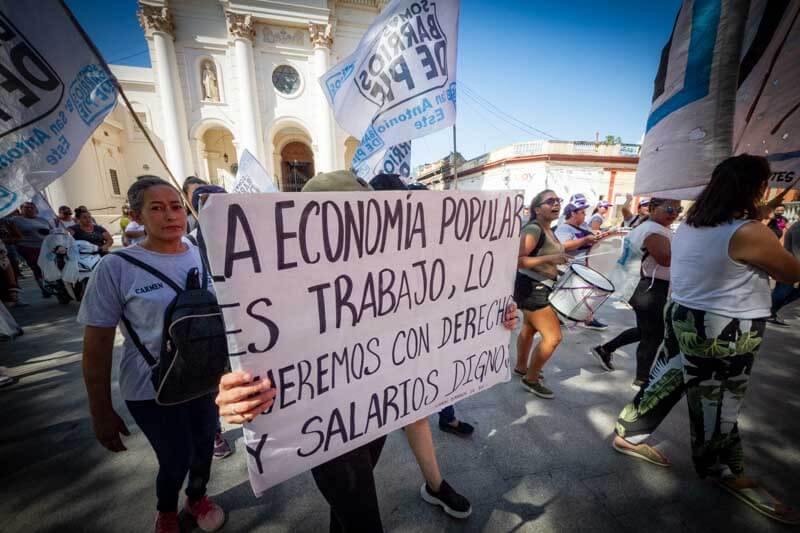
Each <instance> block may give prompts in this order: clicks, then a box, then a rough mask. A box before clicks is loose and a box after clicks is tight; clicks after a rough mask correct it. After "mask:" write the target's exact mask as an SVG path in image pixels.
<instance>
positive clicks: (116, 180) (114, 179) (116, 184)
mask: <svg viewBox="0 0 800 533" xmlns="http://www.w3.org/2000/svg"><path fill="white" fill-rule="evenodd" d="M108 174H109V175H110V176H111V189H112V190H113V191H114V195H115V196H121V195H122V191H121V190H120V188H119V178H118V177H117V171H116V170H114V169H113V168H111V169H109V170H108Z"/></svg>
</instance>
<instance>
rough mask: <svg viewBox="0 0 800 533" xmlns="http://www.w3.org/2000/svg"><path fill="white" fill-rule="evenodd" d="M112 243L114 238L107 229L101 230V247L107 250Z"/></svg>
mask: <svg viewBox="0 0 800 533" xmlns="http://www.w3.org/2000/svg"><path fill="white" fill-rule="evenodd" d="M113 244H114V238H113V237H112V236H111V234H110V233H109V232H107V231H104V232H103V246H102V247H101V248H102V249H103V250H104V251H106V252H107V251H108V250H109V248H111V246H112V245H113Z"/></svg>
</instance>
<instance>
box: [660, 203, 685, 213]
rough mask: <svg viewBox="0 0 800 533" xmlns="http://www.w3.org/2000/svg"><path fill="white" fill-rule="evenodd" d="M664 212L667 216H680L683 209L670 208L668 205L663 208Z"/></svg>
mask: <svg viewBox="0 0 800 533" xmlns="http://www.w3.org/2000/svg"><path fill="white" fill-rule="evenodd" d="M664 211H665V212H666V213H667V214H668V215H674V214H675V213H677V214H679V215H680V214H681V213H683V207H672V206H671V205H668V206H666V207H664Z"/></svg>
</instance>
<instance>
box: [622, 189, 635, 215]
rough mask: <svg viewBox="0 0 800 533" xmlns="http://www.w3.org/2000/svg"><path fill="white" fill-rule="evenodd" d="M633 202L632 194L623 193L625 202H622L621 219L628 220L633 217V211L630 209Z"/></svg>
mask: <svg viewBox="0 0 800 533" xmlns="http://www.w3.org/2000/svg"><path fill="white" fill-rule="evenodd" d="M632 203H633V195H632V194H630V193H628V194H626V195H625V203H624V204H622V220H630V219H632V218H633V211H631V204H632Z"/></svg>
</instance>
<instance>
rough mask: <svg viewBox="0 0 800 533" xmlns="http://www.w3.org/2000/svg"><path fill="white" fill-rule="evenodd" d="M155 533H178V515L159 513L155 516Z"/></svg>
mask: <svg viewBox="0 0 800 533" xmlns="http://www.w3.org/2000/svg"><path fill="white" fill-rule="evenodd" d="M155 532H156V533H180V529H179V528H178V513H162V512H160V511H159V513H158V514H157V515H156V527H155Z"/></svg>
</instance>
